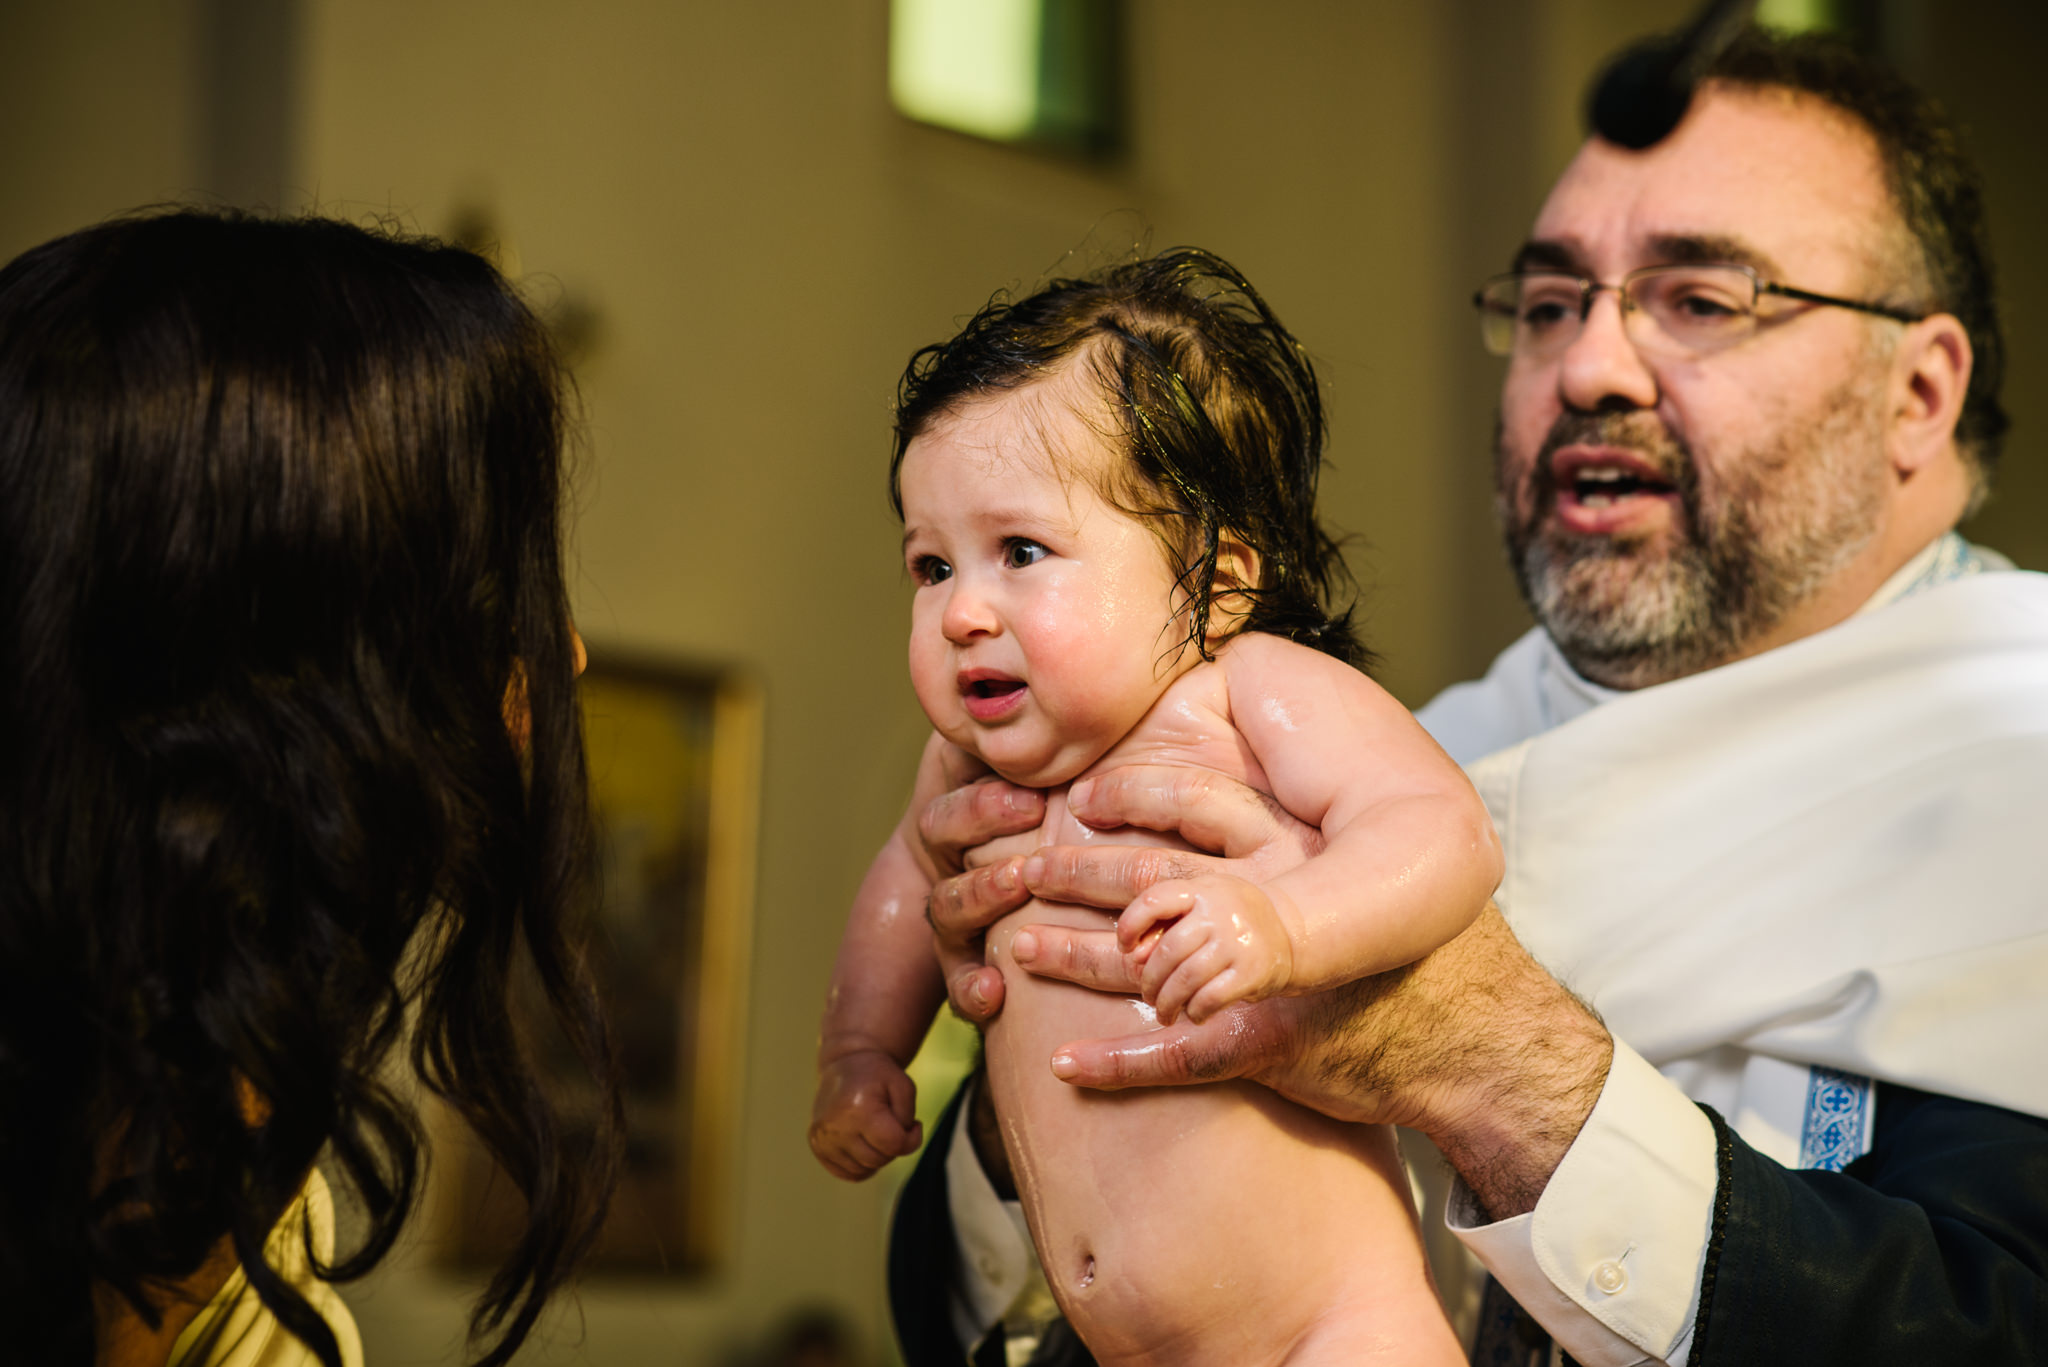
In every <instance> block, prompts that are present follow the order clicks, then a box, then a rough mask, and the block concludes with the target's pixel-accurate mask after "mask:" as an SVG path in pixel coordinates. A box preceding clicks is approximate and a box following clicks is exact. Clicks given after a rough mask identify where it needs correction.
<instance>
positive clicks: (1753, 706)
mask: <svg viewBox="0 0 2048 1367" xmlns="http://www.w3.org/2000/svg"><path fill="white" fill-rule="evenodd" d="M1545 647H1548V642H1547V641H1542V642H1534V643H1532V642H1526V641H1525V642H1524V643H1523V644H1522V645H1519V646H1517V648H1516V651H1511V652H1510V653H1509V654H1508V655H1506V656H1503V657H1502V661H1501V664H1500V665H1499V666H1497V667H1496V671H1495V673H1496V675H1501V676H1502V677H1501V678H1499V679H1496V678H1495V677H1494V676H1492V675H1490V676H1489V679H1488V680H1487V681H1486V684H1482V685H1477V686H1472V688H1471V689H1469V690H1461V692H1462V693H1463V696H1462V697H1457V696H1453V697H1451V698H1447V699H1446V700H1445V701H1446V702H1447V703H1450V704H1453V705H1454V708H1453V712H1452V713H1451V715H1453V716H1455V715H1456V708H1458V707H1462V708H1463V709H1464V711H1465V712H1466V713H1467V714H1468V715H1470V716H1473V717H1477V718H1481V719H1485V718H1499V717H1501V716H1502V715H1503V714H1504V713H1507V712H1510V711H1511V710H1512V709H1513V708H1515V707H1520V708H1522V709H1524V710H1527V709H1530V708H1533V707H1536V706H1540V705H1551V704H1553V703H1557V702H1558V701H1559V695H1558V694H1557V693H1556V689H1557V688H1558V687H1559V684H1558V683H1557V682H1556V680H1555V674H1556V671H1555V670H1554V669H1552V668H1550V664H1549V660H1548V658H1547V657H1545V656H1544V655H1543V654H1542V650H1543V648H1545ZM1550 651H1551V655H1553V656H1554V648H1550ZM1516 652H1523V658H1522V659H1520V660H1519V661H1517V660H1515V658H1514V657H1515V655H1516ZM1546 674H1547V675H1549V676H1551V678H1552V682H1551V684H1550V685H1549V691H1548V692H1546V691H1545V685H1544V683H1543V679H1544V677H1545V676H1546ZM1579 684H1580V685H1581V686H1582V687H1585V688H1591V687H1592V685H1587V684H1584V681H1583V680H1581V681H1579ZM1488 685H1493V686H1494V687H1495V688H1496V689H1497V690H1498V692H1499V694H1500V696H1501V697H1502V698H1503V699H1512V701H1511V702H1509V703H1508V704H1507V705H1506V706H1498V705H1497V706H1490V707H1488V706H1481V707H1475V706H1474V705H1473V704H1474V703H1475V701H1484V700H1483V699H1475V697H1474V696H1473V695H1474V694H1476V693H1478V692H1480V691H1481V690H1484V689H1485V688H1486V687H1487V686H1488ZM1571 701H1572V700H1571V699H1570V698H1568V697H1566V698H1563V700H1562V705H1564V706H1567V707H1569V705H1570V703H1571ZM1589 707H1590V710H1586V709H1581V713H1580V715H1578V716H1577V717H1575V718H1573V719H1570V720H1565V721H1563V722H1562V724H1558V725H1555V726H1553V727H1552V728H1551V729H1549V730H1545V731H1543V732H1542V733H1541V734H1540V735H1535V736H1532V737H1531V738H1529V739H1527V740H1524V741H1521V742H1520V743H1517V744H1513V745H1511V746H1509V748H1507V749H1506V750H1504V751H1501V752H1499V753H1496V754H1494V755H1491V756H1488V757H1486V758H1484V759H1481V760H1479V761H1477V762H1475V763H1472V764H1471V765H1470V766H1469V768H1470V770H1471V772H1472V774H1473V777H1474V781H1475V782H1476V783H1477V784H1478V786H1479V788H1480V791H1481V793H1482V794H1483V795H1484V796H1485V797H1486V799H1487V802H1488V806H1489V808H1490V810H1492V812H1493V814H1494V817H1495V820H1496V822H1497V823H1498V825H1499V827H1500V830H1501V834H1502V837H1503V841H1504V843H1505V845H1506V852H1507V868H1508V874H1507V879H1506V882H1505V883H1504V884H1503V886H1502V888H1501V890H1500V894H1499V899H1498V900H1499V902H1500V904H1501V907H1502V910H1503V912H1504V914H1505V915H1506V916H1507V918H1508V920H1509V922H1510V924H1512V925H1513V927H1514V929H1515V932H1516V934H1517V935H1518V936H1519V937H1520V938H1521V939H1522V941H1523V943H1524V944H1526V945H1527V946H1528V947H1529V949H1530V951H1531V952H1532V953H1533V954H1534V955H1535V956H1536V957H1537V958H1538V959H1539V960H1540V961H1541V962H1542V963H1543V964H1544V965H1545V966H1546V967H1547V968H1549V969H1550V970H1551V971H1552V972H1554V973H1555V974H1557V976H1558V977H1559V978H1560V979H1561V980H1562V981H1564V982H1565V983H1566V984H1567V985H1569V986H1571V987H1572V988H1573V989H1574V990H1576V991H1578V992H1579V993H1580V994H1581V995H1582V996H1584V997H1586V998H1587V999H1588V1000H1589V1001H1590V1002H1591V1004H1592V1005H1593V1006H1594V1007H1595V1008H1596V1009H1597V1010H1599V1011H1600V1012H1601V1013H1602V1015H1603V1016H1604V1018H1605V1019H1606V1021H1607V1024H1608V1025H1609V1026H1610V1027H1611V1028H1612V1030H1613V1031H1614V1034H1615V1035H1616V1037H1617V1039H1618V1040H1623V1041H1626V1046H1627V1047H1618V1048H1617V1059H1616V1065H1615V1072H1614V1076H1613V1077H1612V1078H1611V1079H1610V1082H1609V1087H1608V1092H1607V1093H1605V1094H1603V1096H1602V1098H1601V1102H1600V1105H1599V1106H1598V1107H1597V1108H1596V1111H1595V1114H1594V1117H1593V1118H1592V1119H1591V1120H1589V1121H1588V1124H1587V1128H1586V1132H1585V1133H1584V1134H1583V1135H1582V1136H1581V1141H1580V1142H1579V1143H1577V1144H1575V1145H1574V1146H1573V1150H1572V1152H1571V1153H1570V1154H1568V1155H1567V1157H1566V1160H1565V1163H1564V1164H1563V1165H1561V1166H1560V1168H1559V1170H1558V1174H1557V1176H1556V1177H1554V1178H1553V1180H1552V1183H1551V1186H1550V1187H1549V1188H1548V1189H1547V1190H1546V1192H1545V1194H1544V1198H1543V1201H1542V1202H1540V1203H1539V1205H1538V1208H1537V1210H1536V1211H1535V1212H1533V1213H1532V1215H1530V1216H1523V1217H1519V1218H1518V1219H1517V1220H1511V1221H1502V1222H1499V1223H1497V1224H1490V1225H1489V1224H1485V1223H1484V1222H1483V1216H1480V1215H1478V1213H1477V1212H1476V1211H1474V1210H1472V1209H1471V1208H1470V1205H1469V1203H1467V1204H1466V1205H1465V1206H1464V1207H1463V1208H1462V1209H1461V1208H1460V1206H1459V1204H1458V1202H1456V1201H1454V1202H1453V1211H1452V1223H1453V1226H1454V1228H1456V1229H1457V1232H1458V1233H1459V1235H1460V1237H1461V1238H1463V1239H1464V1240H1465V1242H1466V1243H1467V1244H1468V1246H1470V1247H1472V1248H1473V1249H1474V1250H1475V1251H1476V1252H1478V1253H1479V1254H1480V1256H1481V1258H1482V1259H1483V1260H1484V1261H1485V1262H1486V1263H1487V1264H1488V1266H1489V1267H1490V1268H1491V1269H1492V1270H1493V1271H1494V1272H1495V1274H1496V1276H1498V1277H1499V1278H1500V1280H1501V1281H1502V1282H1503V1283H1504V1284H1505V1285H1507V1286H1508V1288H1509V1289H1510V1290H1511V1291H1512V1292H1514V1294H1515V1295H1516V1298H1517V1299H1518V1300H1520V1301H1522V1303H1523V1304H1524V1305H1527V1306H1529V1308H1530V1309H1531V1310H1533V1311H1536V1313H1537V1314H1538V1317H1539V1318H1541V1319H1544V1320H1545V1323H1546V1326H1547V1327H1549V1328H1551V1330H1552V1332H1553V1334H1555V1335H1556V1336H1557V1337H1558V1338H1559V1340H1560V1341H1561V1342H1563V1343H1564V1344H1565V1346H1566V1347H1567V1348H1568V1349H1569V1350H1570V1351H1571V1352H1572V1354H1573V1356H1574V1357H1576V1358H1578V1359H1579V1360H1580V1361H1581V1362H1583V1363H1586V1364H1587V1365H1588V1367H1620V1364H1629V1363H1637V1362H1644V1361H1653V1362H1654V1361H1660V1360H1674V1361H1682V1360H1683V1359H1684V1357H1685V1356H1686V1354H1687V1352H1688V1351H1689V1347H1690V1333H1691V1324H1692V1316H1693V1313H1694V1311H1695V1310H1696V1306H1697V1300H1696V1285H1697V1266H1698V1264H1699V1263H1700V1262H1701V1261H1702V1260H1703V1258H1704V1252H1705V1249H1704V1241H1705V1238H1706V1236H1707V1233H1708V1230H1709V1227H1710V1224H1711V1219H1710V1203H1711V1200H1712V1197H1713V1190H1714V1180H1713V1166H1712V1153H1711V1142H1710V1139H1709V1137H1708V1135H1707V1134H1706V1132H1705V1131H1704V1130H1702V1129H1701V1128H1700V1124H1699V1122H1698V1121H1697V1120H1695V1119H1694V1118H1693V1117H1691V1116H1688V1115H1687V1114H1686V1113H1685V1110H1684V1108H1683V1107H1679V1106H1674V1105H1673V1104H1672V1102H1673V1099H1674V1097H1675V1096H1676V1094H1677V1090H1678V1089H1681V1088H1682V1089H1683V1092H1684V1094H1685V1095H1686V1096H1689V1097H1691V1098H1692V1099H1695V1100H1700V1101H1705V1102H1707V1103H1709V1104H1711V1105H1713V1106H1715V1107H1716V1109H1718V1110H1720V1111H1722V1112H1723V1114H1725V1115H1726V1116H1727V1117H1728V1119H1729V1120H1730V1122H1731V1124H1733V1125H1734V1127H1735V1128H1736V1130H1737V1132H1738V1133H1740V1134H1741V1135H1742V1136H1743V1138H1744V1140H1745V1141H1746V1142H1748V1143H1749V1144H1750V1145H1751V1146H1752V1147H1754V1148H1756V1149H1758V1150H1759V1151H1761V1152H1763V1153H1764V1154H1766V1155H1767V1156H1770V1157H1773V1158H1776V1159H1778V1160H1779V1161H1780V1162H1783V1163H1786V1164H1787V1165H1790V1166H1798V1165H1801V1164H1802V1157H1803V1154H1804V1153H1806V1152H1808V1151H1809V1150H1810V1149H1811V1147H1812V1145H1813V1144H1814V1142H1815V1141H1816V1139H1818V1140H1819V1141H1820V1142H1821V1144H1822V1146H1823V1147H1825V1145H1826V1144H1827V1143H1829V1142H1836V1141H1839V1142H1842V1143H1845V1144H1847V1145H1848V1146H1849V1149H1848V1151H1849V1156H1853V1154H1854V1153H1855V1152H1860V1151H1861V1149H1862V1147H1867V1135H1850V1136H1847V1137H1846V1138H1845V1137H1844V1136H1842V1135H1837V1134H1831V1133H1830V1132H1829V1131H1828V1126H1827V1125H1826V1124H1825V1123H1822V1124H1821V1125H1820V1127H1819V1128H1820V1133H1819V1134H1818V1135H1816V1133H1815V1128H1816V1126H1815V1121H1816V1117H1817V1116H1818V1118H1819V1120H1820V1121H1822V1122H1826V1121H1827V1119H1828V1110H1827V1106H1826V1105H1825V1104H1824V1103H1826V1102H1827V1101H1828V1100H1829V1092H1828V1088H1829V1087H1830V1086H1831V1085H1832V1081H1831V1080H1832V1079H1834V1078H1836V1077H1837V1076H1839V1074H1849V1075H1854V1076H1852V1077H1851V1078H1850V1081H1851V1082H1859V1081H1861V1079H1863V1078H1876V1079H1879V1080H1881V1081H1886V1082H1894V1083H1902V1084H1907V1085H1911V1086H1915V1087H1919V1088H1923V1089H1926V1090H1930V1091H1935V1092H1941V1093H1945V1094H1949V1095H1954V1096H1958V1097H1962V1098H1965V1099H1969V1100H1975V1101H1982V1102H1988V1103H1991V1104H1995V1105H2001V1106H2006V1107H2011V1108H2013V1109H2017V1110H2023V1111H2028V1112H2031V1113H2033V1114H2038V1115H2048V1066H2044V1065H2043V1064H2042V1063H2041V1062H2040V1060H2039V1058H2038V1050H2039V1047H2040V1041H2043V1040H2048V994H2044V993H2043V992H2042V991H2041V990H2040V987H2039V984H2041V983H2044V982H2048V886H2044V880H2043V878H2042V871H2043V869H2044V867H2048V865H2044V862H2043V860H2042V857H2041V856H2040V854H2038V853H2037V852H2036V846H2037V844H2038V843H2039V842H2040V840H2041V837H2040V835H2038V834H2037V832H2039V831H2040V830H2042V829H2043V828H2044V827H2048V577H2044V576H2041V575H2034V574H2016V573H2015V574H1993V575H1979V576H1974V577H1968V578H1962V579H1957V580H1954V581H1952V582H1949V583H1946V584H1941V585H1939V586H1936V587H1929V588H1926V589H1924V590H1922V591H1920V592H1916V593H1914V594H1913V595H1912V596H1910V597H1908V598H1906V599H1904V600H1903V601H1898V602H1894V603H1892V604H1890V605H1889V606H1887V607H1885V608H1884V610H1883V611H1882V612H1876V613H1866V614H1863V615H1861V616H1858V617H1855V618H1852V619H1850V620H1849V621H1848V622H1845V623H1843V624H1841V625H1839V626H1837V627H1835V628H1832V629H1831V630H1829V631H1825V632H1822V633H1820V634H1818V635H1815V636H1812V637H1809V638H1806V639H1804V640H1801V641H1797V642H1794V643H1792V644H1791V645H1788V646H1784V647H1781V648H1779V649H1777V650H1773V651H1770V652H1768V653H1767V654H1764V655H1761V656H1758V657H1756V658H1754V659H1750V660H1746V661H1742V662H1739V663H1737V664H1734V665H1730V666H1726V667H1724V668H1721V669H1716V670H1712V671H1709V672H1707V673H1704V674H1699V675H1695V676H1692V677H1689V678H1686V679H1681V680H1678V681H1676V682H1674V683H1670V684H1665V685H1662V686H1659V687H1656V688H1651V689H1645V690H1642V691H1640V692H1637V693H1632V694H1623V695H1615V694H1608V695H1606V696H1604V697H1601V698H1598V699H1595V700H1592V702H1591V703H1590V704H1589ZM1425 720H1429V718H1428V716H1427V715H1425ZM1439 720H1441V719H1439ZM1453 739H1454V740H1455V737H1453ZM1644 1060H1647V1062H1648V1064H1650V1065H1654V1066H1655V1068H1656V1069H1657V1070H1659V1071H1661V1073H1662V1074H1663V1075H1664V1078H1666V1079H1669V1083H1675V1084H1676V1087H1675V1088H1674V1087H1672V1086H1670V1085H1669V1083H1665V1082H1663V1081H1662V1080H1660V1079H1658V1078H1657V1077H1656V1075H1655V1074H1654V1073H1651V1072H1650V1070H1649V1068H1648V1067H1646V1066H1645V1065H1644V1062H1643V1061H1644ZM1808 1065H1820V1067H1819V1068H1815V1069H1809V1067H1808ZM1832 1070H1838V1072H1837V1071H1832ZM1810 1103H1823V1104H1819V1105H1815V1104H1810ZM1866 1118H1867V1112H1866ZM1809 1165H1810V1164H1809ZM1461 1223H1462V1227H1459V1226H1460V1225H1461ZM1624 1250H1628V1251H1627V1252H1624ZM1624 1263H1625V1264H1626V1266H1627V1268H1628V1269H1629V1270H1630V1276H1629V1277H1628V1278H1626V1279H1619V1278H1616V1277H1615V1276H1614V1275H1613V1271H1612V1269H1613V1268H1615V1267H1619V1266H1622V1265H1623V1264H1624ZM1688 1264H1691V1265H1690V1266H1688ZM1617 1280H1622V1281H1624V1283H1625V1287H1624V1289H1623V1290H1622V1291H1619V1292H1615V1293H1607V1292H1604V1291H1602V1290H1601V1289H1600V1287H1601V1285H1602V1283H1603V1282H1606V1283H1612V1282H1614V1281H1617ZM1546 1306H1547V1307H1548V1308H1549V1309H1550V1310H1551V1311H1553V1312H1561V1314H1559V1313H1552V1314H1546V1313H1545V1307H1546ZM1575 1320H1576V1321H1578V1323H1576V1324H1575V1323H1574V1321H1575Z"/></svg>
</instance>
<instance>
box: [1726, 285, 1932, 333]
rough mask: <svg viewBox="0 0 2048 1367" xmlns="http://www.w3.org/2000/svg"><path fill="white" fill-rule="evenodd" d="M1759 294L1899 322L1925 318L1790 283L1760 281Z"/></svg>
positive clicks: (1918, 314) (1905, 311)
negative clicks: (1851, 310) (1816, 292)
mask: <svg viewBox="0 0 2048 1367" xmlns="http://www.w3.org/2000/svg"><path fill="white" fill-rule="evenodd" d="M1757 292H1758V293H1759V294H1775V295H1777V296H1779V297H1780V298H1783V299H1797V300H1799V301H1800V302H1801V303H1805V304H1827V305H1829V306H1830V307H1833V308H1838V309H1854V310H1856V311H1857V312H1858V313H1874V314H1876V315H1877V316H1878V317H1880V318H1890V319H1892V320H1893V321H1895V322H1900V323H1917V322H1919V321H1921V320H1922V319H1923V318H1925V317H1926V316H1927V315H1926V314H1924V313H1914V312H1912V311H1911V310H1910V309H1895V308H1893V307H1891V306H1890V305H1889V304H1866V303H1864V302H1863V301H1862V300H1860V299H1837V298H1836V297H1835V296H1834V295H1832V294H1815V293H1814V292H1813V291H1812V290H1802V289H1795V288H1794V287H1793V286H1791V285H1779V284H1775V283H1773V282H1771V281H1762V282H1759V283H1758V285H1757Z"/></svg>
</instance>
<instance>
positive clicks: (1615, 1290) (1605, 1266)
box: [1593, 1259, 1628, 1296]
mask: <svg viewBox="0 0 2048 1367" xmlns="http://www.w3.org/2000/svg"><path fill="white" fill-rule="evenodd" d="M1593 1289H1594V1290H1595V1291H1598V1292H1600V1293H1601V1294H1602V1295H1606V1296H1618V1295H1620V1294H1621V1293H1622V1292H1623V1291H1625V1290H1627V1289H1628V1272H1627V1271H1626V1270H1625V1269H1623V1267H1622V1265H1621V1264H1620V1263H1617V1262H1615V1261H1613V1260H1612V1259H1609V1260H1608V1261H1607V1262H1604V1263H1600V1264H1597V1265H1596V1266H1595V1267H1594V1268H1593Z"/></svg>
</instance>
